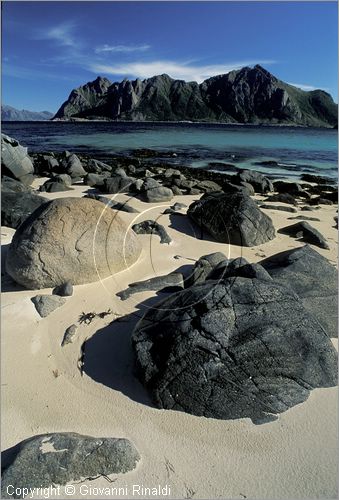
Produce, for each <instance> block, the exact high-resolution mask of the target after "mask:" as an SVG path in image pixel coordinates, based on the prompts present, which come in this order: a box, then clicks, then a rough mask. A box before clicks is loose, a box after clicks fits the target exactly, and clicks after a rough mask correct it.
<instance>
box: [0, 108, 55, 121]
mask: <svg viewBox="0 0 339 500" xmlns="http://www.w3.org/2000/svg"><path fill="white" fill-rule="evenodd" d="M51 118H53V113H50V112H49V111H28V110H27V109H21V110H19V109H16V108H13V107H12V106H7V105H6V104H3V105H2V106H1V121H3V122H5V121H8V122H35V121H46V120H50V119H51Z"/></svg>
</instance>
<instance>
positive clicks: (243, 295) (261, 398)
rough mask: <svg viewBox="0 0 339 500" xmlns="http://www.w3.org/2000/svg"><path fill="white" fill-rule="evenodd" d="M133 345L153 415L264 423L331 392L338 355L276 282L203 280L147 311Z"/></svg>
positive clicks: (291, 295) (298, 303)
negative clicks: (323, 390)
mask: <svg viewBox="0 0 339 500" xmlns="http://www.w3.org/2000/svg"><path fill="white" fill-rule="evenodd" d="M132 345H133V349H134V352H135V357H136V368H137V375H138V377H139V379H140V380H141V382H142V383H143V384H144V385H145V386H146V388H147V389H148V390H149V392H150V394H151V396H152V398H153V400H154V403H155V404H156V405H157V406H158V407H159V408H165V409H171V410H178V411H185V412H188V413H191V414H194V415H197V416H205V417H210V418H218V419H235V418H246V417H247V418H251V419H252V421H253V422H262V421H263V420H265V419H267V417H272V416H274V415H276V414H277V413H281V412H284V411H286V410H288V409H289V408H291V407H293V406H294V405H296V404H300V403H301V402H303V401H305V400H306V399H307V398H308V396H309V393H310V391H311V390H312V389H314V388H317V387H333V386H335V385H337V353H336V350H335V348H334V347H333V345H332V343H331V341H330V339H329V338H328V337H327V336H326V335H324V331H323V329H322V327H321V326H320V325H319V323H318V322H317V321H316V320H315V319H313V317H312V316H311V315H310V314H309V313H308V312H307V311H306V310H305V308H304V307H303V305H302V303H301V301H300V299H299V298H298V296H297V295H296V294H295V293H294V292H293V291H292V290H290V289H289V288H287V287H285V286H283V285H281V284H279V283H275V282H274V281H272V280H266V279H265V280H262V279H258V278H253V279H249V278H243V277H237V278H236V279H234V278H228V279H225V280H222V281H219V282H217V281H206V282H205V283H202V284H200V285H196V286H193V287H191V288H188V289H186V290H184V291H181V292H178V293H175V294H172V295H171V296H170V297H169V298H167V299H165V300H162V301H161V302H159V304H158V306H157V305H156V306H154V305H153V307H152V308H151V309H150V310H148V311H147V312H146V314H144V316H143V318H142V319H141V320H140V321H139V323H138V324H137V326H136V328H135V330H134V332H133V335H132Z"/></svg>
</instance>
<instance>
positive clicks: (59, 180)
mask: <svg viewBox="0 0 339 500" xmlns="http://www.w3.org/2000/svg"><path fill="white" fill-rule="evenodd" d="M64 175H65V176H66V177H68V179H69V180H70V181H69V182H68V181H67V180H66V179H65V177H64V176H61V175H58V176H55V177H52V178H51V179H48V181H46V182H44V184H42V186H40V189H39V191H42V192H47V193H58V192H60V191H71V190H72V188H71V187H70V185H71V177H70V176H69V175H67V174H64Z"/></svg>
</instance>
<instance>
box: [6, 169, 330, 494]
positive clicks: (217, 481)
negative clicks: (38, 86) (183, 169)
mask: <svg viewBox="0 0 339 500" xmlns="http://www.w3.org/2000/svg"><path fill="white" fill-rule="evenodd" d="M45 180H46V179H43V178H42V179H38V180H36V181H35V183H34V187H38V186H39V185H41V184H42V183H43V182H44V181H45ZM73 187H74V190H73V191H65V192H61V193H43V196H45V197H46V198H48V199H54V198H57V197H69V196H72V197H79V196H83V194H84V193H85V192H86V191H87V190H88V186H84V185H81V184H79V185H76V186H73ZM109 196H111V195H109ZM198 198H199V196H197V195H184V196H176V197H174V198H173V200H172V201H171V202H166V203H144V202H143V201H140V200H139V199H136V198H134V197H129V196H128V195H123V194H119V195H114V199H115V200H118V201H120V202H121V201H126V200H128V203H129V205H130V206H132V207H134V208H136V209H137V210H139V212H140V213H125V212H121V213H120V215H121V217H122V218H123V219H124V221H125V222H126V223H127V224H128V225H129V226H131V225H132V224H134V223H136V222H140V221H142V220H146V219H154V220H157V221H158V222H159V223H160V224H163V225H164V226H165V228H166V230H167V231H168V234H169V235H170V236H171V238H172V243H170V244H160V242H159V238H158V237H155V236H153V237H151V236H149V235H141V236H139V239H140V241H141V242H142V246H143V251H142V255H141V257H140V258H139V260H138V261H137V262H136V263H135V264H134V265H133V266H131V267H130V268H129V269H126V270H125V271H122V272H120V273H118V274H116V275H114V276H112V277H110V278H107V279H105V280H102V281H98V282H95V283H91V284H86V285H78V286H75V288H74V294H73V296H72V297H69V298H67V301H66V304H65V305H63V306H62V307H60V308H59V309H57V310H55V311H54V312H53V313H52V314H51V315H50V316H48V318H40V316H39V315H38V313H37V312H36V310H35V308H34V306H33V304H32V302H31V300H30V299H31V298H32V297H33V296H34V295H36V293H37V292H36V291H28V290H25V289H23V288H21V287H20V286H15V285H13V283H9V282H8V283H7V284H6V283H5V285H4V287H3V294H2V305H1V311H2V344H1V347H2V367H1V370H2V372H1V375H2V376H1V382H2V384H1V385H2V387H1V389H2V449H3V450H5V449H8V448H9V447H11V446H14V445H15V444H16V443H18V442H20V441H22V440H24V439H26V438H29V437H32V436H34V435H38V434H44V433H51V432H66V431H69V432H77V433H80V434H85V435H91V436H97V437H110V436H111V437H125V438H128V439H130V440H131V441H132V442H133V443H134V444H135V446H136V447H137V449H138V450H139V452H140V454H141V461H140V463H139V464H138V466H137V468H136V469H135V470H134V471H133V472H129V473H126V474H119V475H118V476H115V477H112V478H111V480H112V479H113V481H114V482H109V481H108V480H106V479H105V478H103V477H101V478H99V479H94V480H91V481H85V482H82V483H81V484H80V483H78V484H74V492H73V494H69V492H68V493H66V491H67V490H65V487H61V490H60V491H61V498H66V497H67V498H68V497H71V498H98V491H99V492H100V490H96V488H125V491H126V494H125V495H120V496H119V495H115V494H114V490H111V493H110V492H109V491H106V490H105V492H103V490H101V492H102V495H103V496H99V497H100V498H121V497H122V496H124V497H125V498H150V497H149V495H148V494H143V490H142V487H141V486H142V485H143V486H144V487H150V488H153V487H159V485H160V487H161V488H163V487H165V486H166V485H167V486H168V493H169V494H168V498H239V499H241V498H265V499H268V498H276V499H278V498H335V497H336V496H337V482H336V475H337V467H338V463H337V453H336V452H337V424H338V422H337V408H338V403H337V388H327V389H315V390H313V391H311V394H310V397H309V398H308V400H307V401H306V402H304V403H303V404H300V405H296V406H294V407H293V408H291V409H289V410H288V411H286V412H284V413H282V414H280V415H279V418H278V419H277V420H276V421H274V422H270V423H266V424H264V425H254V424H253V423H252V422H251V420H249V419H238V420H228V421H227V420H216V419H208V418H205V417H196V416H193V415H189V414H186V413H183V412H177V411H172V410H159V409H157V408H155V407H154V406H153V404H152V403H151V401H150V399H149V396H148V394H147V392H146V390H145V389H144V388H143V386H142V385H141V383H140V382H139V381H138V380H137V379H136V378H135V377H134V376H133V353H132V349H131V345H130V336H131V333H132V330H133V327H134V325H135V324H136V322H137V321H138V320H139V319H140V317H141V316H142V314H143V313H144V312H145V311H146V310H147V308H149V307H151V306H152V304H154V303H155V302H156V301H157V300H159V297H158V295H159V296H160V297H163V296H166V294H164V293H161V294H158V295H156V293H155V292H141V293H138V294H135V295H132V296H131V297H130V298H129V299H127V300H125V301H122V300H120V298H119V297H117V296H116V293H117V292H120V291H121V290H124V289H126V288H127V287H128V284H129V283H131V282H135V281H140V280H145V279H147V278H151V277H154V276H157V275H158V276H159V275H163V274H167V273H169V272H171V271H174V270H176V269H178V268H182V269H188V266H191V265H192V264H194V259H198V258H199V257H201V256H202V255H205V254H209V253H212V252H217V251H221V252H223V253H225V255H226V256H227V257H230V258H235V257H239V256H243V257H245V258H246V259H247V260H248V261H249V262H258V261H260V260H262V259H263V258H264V257H268V256H271V255H273V254H275V253H278V252H280V251H283V250H288V249H292V248H296V247H299V246H303V245H304V243H302V242H300V241H297V240H296V239H294V238H291V237H289V236H286V235H283V234H278V233H277V236H276V238H275V239H273V240H272V241H270V242H268V243H265V244H262V245H259V246H257V247H247V248H241V247H237V246H233V245H226V244H223V243H217V242H215V241H213V239H212V238H211V237H210V238H208V239H202V240H201V239H198V238H197V237H196V236H195V234H196V231H197V228H196V226H193V225H192V223H191V222H190V219H189V218H188V217H181V216H176V217H170V216H169V215H161V214H162V212H163V211H164V209H165V208H167V207H169V206H171V205H172V204H173V203H174V202H176V201H178V202H180V203H185V204H186V205H187V206H189V205H190V204H191V203H192V202H193V201H194V200H196V199H198ZM256 198H257V199H263V197H260V196H256ZM185 211H186V209H184V210H183V213H184V212H185ZM264 212H265V213H267V214H268V215H269V216H270V217H271V218H272V221H273V224H274V227H275V229H276V230H278V229H280V228H282V227H284V226H286V225H288V224H293V223H295V222H296V221H294V220H290V219H289V218H290V217H294V216H296V215H300V214H303V212H300V210H299V209H298V212H297V213H295V214H291V213H288V212H280V211H276V210H269V209H265V210H264ZM304 214H305V213H304ZM307 215H312V216H315V217H317V218H319V219H320V221H319V222H313V221H312V222H310V224H311V225H312V226H313V227H315V228H317V229H319V230H320V231H321V233H322V234H323V235H324V236H325V238H326V239H327V241H328V245H329V247H330V249H329V250H326V249H321V248H318V247H313V248H314V249H315V250H316V251H317V252H319V253H320V254H322V255H323V256H324V257H326V258H327V259H328V260H329V261H330V262H331V263H332V264H335V263H336V261H337V231H336V229H335V227H334V220H333V217H334V216H335V215H336V207H335V205H329V206H321V208H320V209H318V210H314V211H313V212H312V213H307ZM13 234H14V230H13V229H10V228H7V227H2V228H1V235H2V249H3V258H4V257H5V253H6V249H7V245H8V244H9V243H10V241H11V238H12V236H13ZM198 236H199V235H198ZM176 256H180V257H179V258H174V257H176ZM39 293H51V289H45V290H41V291H40V292H39ZM108 309H110V310H111V311H112V312H113V315H108V316H106V317H105V318H102V319H101V318H95V319H94V320H93V321H92V322H91V323H90V324H88V325H87V324H84V323H82V324H80V325H79V327H78V331H77V337H76V340H75V341H74V343H72V344H69V345H66V346H64V347H61V341H62V339H63V335H64V332H65V329H66V328H67V327H68V326H69V325H71V324H73V323H77V322H78V320H79V317H80V316H81V314H82V313H88V312H96V313H99V312H102V311H107V310H108ZM118 315H119V316H120V315H121V317H123V320H122V321H114V322H113V323H112V324H111V322H112V321H113V320H114V319H115V318H116V317H117V316H118ZM85 340H86V358H85V365H84V371H83V373H81V372H80V371H79V368H78V359H79V356H80V348H81V345H82V344H83V342H84V341H85ZM332 341H333V342H334V345H336V340H335V339H332ZM133 485H134V486H133ZM135 485H139V486H140V488H139V490H134V496H132V495H133V487H135ZM136 491H138V493H136ZM164 491H165V490H164ZM66 495H67V496H66ZM163 497H164V495H163V494H158V495H154V496H152V498H163ZM33 498H43V496H39V495H36V496H34V497H33Z"/></svg>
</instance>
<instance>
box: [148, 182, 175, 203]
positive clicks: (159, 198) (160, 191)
mask: <svg viewBox="0 0 339 500" xmlns="http://www.w3.org/2000/svg"><path fill="white" fill-rule="evenodd" d="M172 198H173V191H172V189H170V188H167V187H164V186H159V187H155V188H151V189H148V190H147V191H146V192H145V201H147V202H148V203H160V202H163V201H171V199H172Z"/></svg>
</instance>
